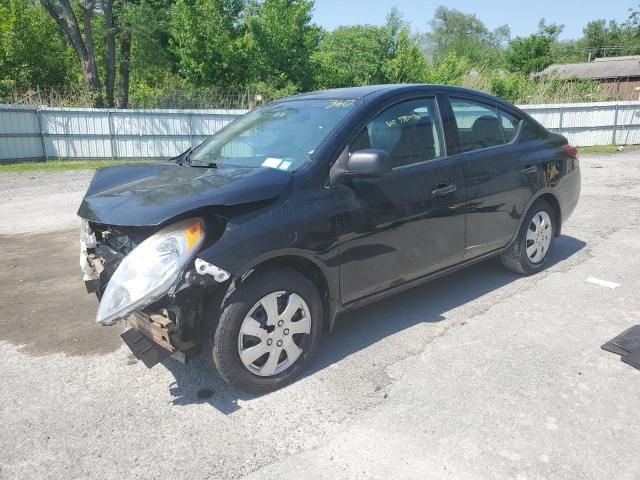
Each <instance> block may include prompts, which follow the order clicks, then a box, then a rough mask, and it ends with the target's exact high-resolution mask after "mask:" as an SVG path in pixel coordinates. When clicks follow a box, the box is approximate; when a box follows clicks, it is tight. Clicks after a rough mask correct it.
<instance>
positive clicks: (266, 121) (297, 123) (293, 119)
mask: <svg viewBox="0 0 640 480" xmlns="http://www.w3.org/2000/svg"><path fill="white" fill-rule="evenodd" d="M355 106H356V100H293V101H287V102H282V103H275V104H272V105H267V106H265V107H261V108H258V109H256V110H253V111H252V112H249V113H248V114H246V115H244V116H243V117H240V118H239V119H238V120H236V121H234V122H233V123H231V124H229V125H228V126H227V127H226V128H224V129H223V130H221V131H220V132H218V133H216V134H215V135H213V136H212V137H211V138H210V139H209V140H207V141H205V142H204V143H203V144H202V145H200V146H199V147H198V148H196V149H195V150H194V152H193V154H192V155H191V163H192V164H193V165H207V164H216V165H229V166H240V167H268V168H275V169H278V170H282V171H292V170H295V169H296V168H299V167H300V166H301V165H303V164H304V163H305V162H306V161H307V160H308V158H309V156H310V155H312V154H313V152H315V150H316V149H317V148H318V146H319V145H320V144H321V143H322V141H323V140H324V139H325V138H326V137H327V136H328V135H329V133H331V131H332V130H333V129H334V128H335V127H336V126H337V125H338V124H339V123H340V122H341V121H342V120H343V119H344V118H345V116H346V115H347V114H348V113H349V112H351V111H352V110H353V109H354V108H355Z"/></svg>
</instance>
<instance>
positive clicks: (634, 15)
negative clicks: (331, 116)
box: [0, 0, 640, 108]
mask: <svg viewBox="0 0 640 480" xmlns="http://www.w3.org/2000/svg"><path fill="white" fill-rule="evenodd" d="M80 1H83V0H73V5H74V9H75V10H76V15H77V16H78V17H81V15H80V3H79V2H80ZM97 5H100V2H98V3H97ZM313 7H314V0H126V1H125V0H115V1H114V16H115V18H116V26H115V28H116V29H117V30H118V32H123V31H124V32H128V33H130V34H131V57H130V67H131V75H130V89H129V90H130V92H129V93H130V94H129V98H130V102H129V104H130V106H131V107H137V108H151V107H176V108H187V107H209V106H225V107H233V106H248V107H251V106H254V105H256V104H259V103H261V102H264V101H268V100H271V99H274V98H278V97H281V96H284V95H290V94H293V93H296V92H302V91H308V90H313V89H321V88H331V87H349V86H357V85H369V84H381V83H420V82H428V83H443V84H453V85H463V86H468V87H472V88H478V89H481V90H485V91H488V92H491V93H493V94H495V95H498V96H500V97H503V98H505V99H507V100H509V101H512V102H517V103H525V102H538V103H543V102H545V101H587V100H604V99H606V95H605V94H604V93H603V92H601V91H600V90H599V85H598V83H597V82H592V81H580V82H578V81H570V82H569V81H566V80H561V79H558V78H546V79H536V80H534V79H532V78H531V73H534V72H538V71H540V70H542V69H544V68H546V67H547V66H548V65H550V64H551V63H558V62H577V61H586V60H587V58H589V54H591V58H595V57H600V56H611V55H630V54H640V7H639V8H638V9H636V10H634V11H632V12H631V13H630V16H629V19H628V20H627V21H626V22H621V23H619V22H615V21H606V20H594V21H592V22H589V23H588V24H587V25H586V26H585V28H584V36H583V37H582V38H580V39H577V40H568V41H562V42H561V41H558V37H559V35H560V33H561V31H562V26H560V25H556V24H547V23H545V22H544V20H542V21H541V22H540V24H539V28H538V31H537V32H536V33H534V34H532V35H529V36H527V37H518V38H515V39H513V40H510V30H509V27H508V26H506V25H504V26H500V27H498V28H496V29H494V30H491V29H489V28H487V26H486V25H485V24H484V23H483V22H482V21H481V20H480V19H479V18H478V17H477V16H476V15H473V14H468V13H464V12H460V11H457V10H454V9H450V8H447V7H444V6H441V7H438V8H437V9H436V11H435V14H434V17H433V18H432V19H431V20H430V21H428V22H427V23H428V25H429V26H430V32H429V33H428V34H422V35H417V34H415V33H413V32H412V31H411V29H410V27H409V25H408V24H407V23H406V22H405V21H404V20H403V18H402V15H401V14H400V12H399V11H398V10H397V9H395V8H394V9H392V10H391V11H390V12H389V14H388V16H387V21H386V23H385V24H384V25H381V26H374V25H350V26H343V27H339V28H336V29H335V30H333V31H331V32H326V31H323V30H322V29H321V28H320V27H318V26H317V25H315V24H314V23H313V19H312V13H313ZM425 20H427V19H425ZM93 30H94V32H93V33H94V35H93V37H94V40H95V48H96V59H97V64H98V73H99V76H100V78H101V79H103V80H104V78H105V63H106V62H105V39H106V36H107V30H106V22H105V16H104V11H103V10H102V8H101V7H97V8H96V9H95V10H94V12H93ZM120 38H121V37H120V36H118V37H117V40H116V41H117V48H119V47H120V42H121V40H120ZM611 47H615V48H611ZM118 68H120V67H118ZM103 84H104V82H103ZM82 85H83V76H82V70H81V69H80V65H79V61H78V57H77V56H76V53H75V52H74V50H73V48H72V47H71V46H70V43H69V42H68V39H67V38H66V37H65V36H63V35H62V34H61V32H60V30H59V28H58V26H57V25H56V23H55V22H54V21H53V20H52V18H51V17H50V16H49V14H48V13H47V12H46V11H45V10H44V9H43V8H42V7H41V6H40V5H39V4H38V3H37V0H0V101H9V102H11V101H12V98H14V99H15V98H17V97H12V96H13V95H14V93H13V92H14V91H15V90H20V91H22V92H31V91H33V90H37V91H39V92H45V93H43V94H41V95H37V96H35V97H33V98H37V99H38V101H44V102H50V103H55V104H56V105H80V104H82V105H86V104H91V103H92V102H94V101H96V98H95V96H101V95H102V94H103V92H99V91H98V92H93V93H90V92H89V93H88V92H87V91H84V92H81V91H80V89H81V88H83V87H82ZM60 86H64V90H65V91H66V90H68V92H69V93H68V94H67V95H66V96H65V95H63V94H59V95H55V94H52V93H51V92H54V91H55V89H58V92H60V91H61V87H60ZM35 87H39V88H37V89H36V88H35ZM47 87H55V88H54V89H51V88H47ZM103 88H104V85H103ZM116 88H118V85H117V84H116ZM21 98H24V95H23V96H22V97H21ZM3 99H4V100H3ZM16 101H17V100H16ZM33 101H36V100H33Z"/></svg>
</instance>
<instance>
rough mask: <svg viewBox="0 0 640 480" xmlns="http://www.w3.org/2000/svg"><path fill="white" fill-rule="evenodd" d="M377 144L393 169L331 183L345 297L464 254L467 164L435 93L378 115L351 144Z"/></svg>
mask: <svg viewBox="0 0 640 480" xmlns="http://www.w3.org/2000/svg"><path fill="white" fill-rule="evenodd" d="M368 148H374V149H379V150H385V151H387V152H388V153H389V155H390V156H391V159H392V162H393V171H392V172H391V173H390V174H388V175H385V176H383V177H379V178H370V179H355V180H353V182H352V183H351V185H348V186H343V185H340V186H334V187H332V190H333V194H334V196H335V200H336V203H337V205H340V208H339V210H340V212H341V213H340V214H339V218H338V229H339V251H340V254H339V255H340V259H339V260H340V292H341V300H342V303H343V304H346V303H349V302H352V301H354V300H358V299H360V298H363V297H366V296H369V295H372V294H375V293H378V292H382V291H384V290H387V289H389V288H392V287H394V286H397V285H401V284H403V283H405V282H407V281H410V280H413V279H416V278H418V277H421V276H423V275H426V274H428V273H430V272H434V271H436V270H439V269H441V268H444V267H446V266H448V265H451V264H454V263H457V262H459V261H460V260H461V259H462V257H463V254H464V238H465V232H464V229H465V220H464V204H465V192H464V183H463V180H462V168H461V166H460V165H459V163H458V162H457V161H455V160H452V159H450V158H447V157H446V152H445V145H444V141H443V132H442V126H441V121H440V115H439V113H438V106H437V102H436V99H435V98H434V97H425V98H420V99H412V100H407V101H403V102H400V103H397V104H395V105H392V106H390V107H389V108H387V109H386V110H384V111H382V113H379V114H378V115H376V116H375V117H374V118H373V119H372V120H371V121H370V122H369V123H368V124H367V125H366V127H365V128H363V129H362V131H361V132H359V134H358V135H357V136H356V137H355V139H354V140H353V141H352V142H351V145H350V146H349V150H350V152H354V151H356V150H362V149H368Z"/></svg>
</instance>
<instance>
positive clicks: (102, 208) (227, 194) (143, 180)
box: [78, 163, 291, 226]
mask: <svg viewBox="0 0 640 480" xmlns="http://www.w3.org/2000/svg"><path fill="white" fill-rule="evenodd" d="M290 181H291V173H287V172H282V171H279V170H275V169H272V168H265V167H261V168H244V167H220V168H207V169H202V168H194V167H189V166H184V165H176V164H170V163H168V164H146V165H125V166H120V167H108V168H103V169H99V170H97V171H96V174H95V175H94V177H93V179H92V180H91V184H90V185H89V188H88V190H87V193H86V194H85V197H84V199H83V200H82V204H81V205H80V209H79V210H78V215H79V216H80V217H82V218H85V219H87V220H90V221H93V222H97V223H102V224H107V225H120V226H155V225H160V224H162V223H164V222H166V221H168V220H170V219H172V218H174V217H177V216H179V215H182V214H184V213H187V212H190V211H193V210H196V209H199V208H202V207H208V206H235V205H242V204H247V203H254V202H260V201H266V200H271V199H275V198H276V197H278V196H279V195H280V194H281V193H282V191H283V190H284V188H285V186H286V185H287V184H288V183H289V182H290Z"/></svg>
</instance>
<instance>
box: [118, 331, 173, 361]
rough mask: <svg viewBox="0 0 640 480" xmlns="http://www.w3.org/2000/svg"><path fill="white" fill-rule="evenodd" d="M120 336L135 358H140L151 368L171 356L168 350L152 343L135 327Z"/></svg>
mask: <svg viewBox="0 0 640 480" xmlns="http://www.w3.org/2000/svg"><path fill="white" fill-rule="evenodd" d="M120 337H121V338H122V340H124V343H126V344H127V346H128V347H129V348H130V349H131V352H132V353H133V354H134V355H135V356H136V358H137V359H138V360H141V361H142V363H144V364H145V365H146V366H147V368H151V367H153V366H154V365H156V364H158V363H160V362H161V361H163V360H165V359H167V358H169V357H170V356H171V352H170V351H169V350H167V349H165V348H162V347H161V346H160V345H158V344H157V343H153V342H152V341H151V340H149V339H148V338H147V337H145V336H144V335H143V334H142V333H140V332H139V331H137V330H136V329H135V328H130V329H129V330H127V331H126V332H124V333H123V334H122V335H120Z"/></svg>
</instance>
